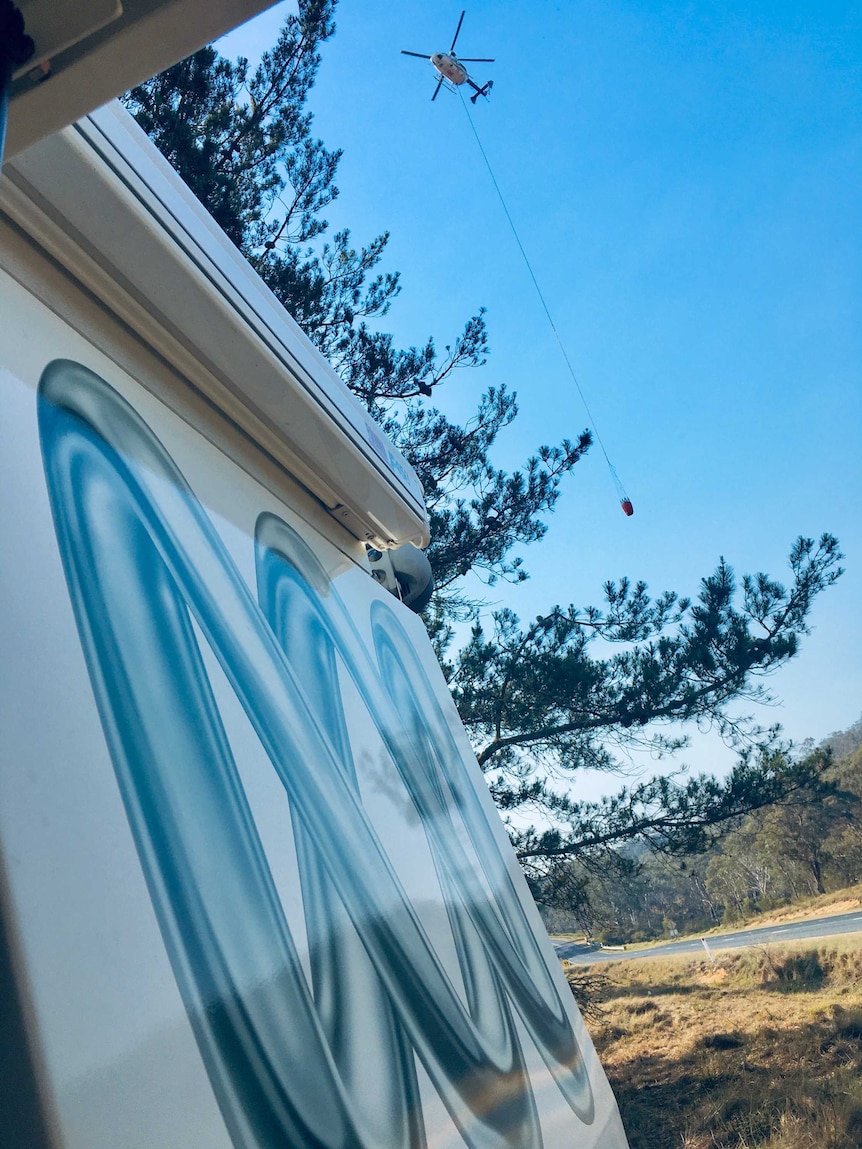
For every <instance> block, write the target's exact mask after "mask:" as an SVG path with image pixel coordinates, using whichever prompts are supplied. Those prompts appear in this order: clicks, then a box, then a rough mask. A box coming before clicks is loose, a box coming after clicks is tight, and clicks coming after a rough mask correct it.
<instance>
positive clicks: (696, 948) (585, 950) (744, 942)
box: [554, 910, 862, 965]
mask: <svg viewBox="0 0 862 1149" xmlns="http://www.w3.org/2000/svg"><path fill="white" fill-rule="evenodd" d="M857 932H862V911H860V910H854V911H853V912H852V913H849V914H836V915H834V916H832V917H827V918H816V919H814V920H812V921H805V922H788V923H787V924H786V925H779V926H762V927H758V928H757V929H753V930H737V931H736V932H735V933H728V934H712V935H711V936H710V937H708V938H707V942H708V944H709V948H710V949H711V950H713V951H717V950H735V949H745V948H746V947H749V946H762V945H766V944H767V943H772V942H795V941H803V940H804V939H806V938H828V937H832V936H833V934H850V933H857ZM554 949H555V950H556V951H557V957H559V958H566V959H568V961H570V962H571V963H572V964H574V965H595V963H596V962H603V961H621V960H628V959H629V958H648V957H670V956H672V955H673V954H694V953H703V952H704V950H703V945H702V943H701V942H700V941H699V940H698V939H697V938H694V939H687V940H686V941H681V942H666V943H665V944H664V945H659V946H650V947H649V948H648V949H634V948H629V949H626V950H625V951H623V950H617V949H614V950H600V949H590V948H589V947H588V946H584V945H579V944H578V943H577V942H554Z"/></svg>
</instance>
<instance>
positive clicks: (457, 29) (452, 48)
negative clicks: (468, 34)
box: [449, 8, 467, 56]
mask: <svg viewBox="0 0 862 1149" xmlns="http://www.w3.org/2000/svg"><path fill="white" fill-rule="evenodd" d="M466 15H467V10H466V8H465V9H464V11H463V12H462V13H461V19H460V20H459V21H458V27H457V28H456V29H455V35H454V36H453V37H452V47H451V48H450V49H449V55H450V56H451V55H452V53H453V52H454V51H455V41H456V40H457V39H458V33H459V32H460V31H461V25H462V24H463V23H464V17H465V16H466Z"/></svg>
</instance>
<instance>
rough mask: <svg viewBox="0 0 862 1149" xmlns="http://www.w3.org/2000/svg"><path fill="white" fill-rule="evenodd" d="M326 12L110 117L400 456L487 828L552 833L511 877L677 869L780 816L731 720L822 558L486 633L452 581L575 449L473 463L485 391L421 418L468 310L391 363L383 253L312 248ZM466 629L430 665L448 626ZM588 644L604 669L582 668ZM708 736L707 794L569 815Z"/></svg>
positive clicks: (390, 278)
mask: <svg viewBox="0 0 862 1149" xmlns="http://www.w3.org/2000/svg"><path fill="white" fill-rule="evenodd" d="M335 6H336V3H335V0H300V3H299V6H298V12H297V13H296V14H295V15H293V14H291V15H288V17H287V18H286V20H285V23H284V26H283V28H282V31H281V33H280V35H279V37H278V39H277V41H276V43H275V45H274V46H273V48H272V49H271V50H270V51H268V52H265V53H264V55H263V57H262V59H261V61H260V63H259V64H258V65H257V66H255V67H252V66H251V65H250V64H249V63H248V61H247V60H244V59H240V60H237V61H235V62H231V61H229V60H226V59H224V58H223V57H221V56H220V55H219V54H218V53H217V51H216V50H215V49H214V48H211V47H209V48H204V49H202V50H201V51H200V52H197V53H196V54H195V55H194V56H191V57H190V58H189V59H188V60H185V61H183V62H181V63H179V64H177V65H176V66H175V67H173V68H170V69H168V71H166V72H164V73H162V74H161V75H160V76H156V77H155V78H154V79H152V80H150V81H148V82H147V83H145V84H143V85H141V86H139V87H137V88H135V89H134V90H133V91H132V92H131V93H129V94H128V96H127V98H126V103H127V106H128V107H129V108H130V110H131V111H132V113H133V114H134V115H135V117H136V118H137V120H138V122H139V123H140V124H141V125H142V126H143V128H144V129H145V130H146V131H147V132H148V133H149V135H150V136H151V137H152V138H153V140H154V141H155V142H156V144H157V145H158V147H159V148H160V149H161V151H162V152H163V154H164V155H165V156H166V157H167V158H168V160H169V161H170V162H171V163H172V164H173V165H174V167H175V168H176V169H177V171H178V172H179V173H180V174H181V175H182V176H183V178H184V179H185V180H186V182H187V183H188V184H189V186H190V187H191V188H192V190H193V191H194V192H195V193H196V194H197V196H198V197H199V199H200V200H201V202H202V203H203V204H204V205H205V206H206V207H207V208H208V209H209V211H210V212H211V213H212V215H213V216H214V218H215V220H216V221H217V222H218V223H219V224H220V225H221V226H222V228H224V230H225V232H226V233H227V234H228V236H229V237H230V238H231V239H232V240H233V242H234V243H235V244H236V245H237V247H238V248H239V249H240V251H241V252H242V253H243V254H244V255H245V256H246V258H247V259H248V260H249V261H250V262H251V264H252V265H253V266H254V267H255V268H256V269H257V271H258V273H259V274H260V275H261V277H262V278H263V280H264V281H265V282H266V283H267V284H268V285H269V287H270V288H271V289H272V291H273V292H274V293H275V295H276V296H277V297H278V299H280V300H281V301H282V303H284V305H285V306H286V307H287V309H288V310H289V311H290V312H291V313H292V314H293V316H294V317H295V318H296V319H297V321H298V322H299V323H300V325H301V326H302V327H303V329H304V330H305V332H306V333H307V334H308V336H309V337H310V338H311V339H312V340H313V341H314V342H315V344H316V345H317V346H318V347H319V348H320V349H321V351H322V352H323V353H324V354H325V355H327V356H328V357H329V359H330V361H331V362H332V364H333V365H334V367H335V368H336V370H337V371H338V372H339V373H340V375H341V377H342V378H343V379H344V381H345V382H346V384H347V385H348V386H349V387H350V388H351V390H352V391H353V392H354V394H355V395H356V396H357V397H358V398H359V400H360V401H361V402H362V403H363V404H364V405H365V406H366V408H367V409H368V410H369V411H370V412H371V414H372V415H373V416H374V418H375V419H377V420H378V421H379V422H380V424H381V425H382V426H383V427H384V428H385V430H386V431H387V432H388V434H389V435H390V436H391V437H392V439H393V440H394V441H395V442H396V443H397V444H398V445H399V446H400V447H401V449H402V450H403V451H404V453H405V455H406V456H407V458H408V459H409V460H410V462H411V463H412V464H413V466H414V467H415V468H416V471H417V473H418V475H419V478H420V479H421V481H422V484H423V486H424V489H425V492H426V498H427V505H428V510H429V517H430V525H431V531H432V544H431V548H430V552H429V556H430V558H431V562H432V566H433V567H434V571H435V577H436V581H437V588H438V589H437V593H436V596H435V599H434V601H433V602H432V605H431V607H430V608H429V610H428V611H427V612H426V616H425V617H426V622H427V625H428V628H429V632H430V633H431V636H432V638H433V640H434V641H435V643H436V645H437V649H438V652H439V653H440V655H441V659H442V661H443V666H444V670H445V672H446V673H447V676H448V679H449V683H450V686H451V688H452V692H453V696H454V698H455V701H456V704H457V705H458V708H459V710H460V712H461V715H462V717H463V719H464V721H465V723H466V725H467V728H468V730H469V732H470V734H471V736H472V738H473V740H474V744H475V746H476V749H477V755H478V758H479V762H480V764H481V765H482V767H483V769H485V770H486V771H487V773H488V780H489V783H490V786H491V790H492V793H493V794H494V797H495V798H496V800H497V802H498V804H499V805H500V807H501V808H502V809H503V810H504V811H511V810H513V809H514V808H515V807H517V806H529V805H530V804H532V805H533V806H537V807H541V808H542V816H543V818H544V819H545V820H547V818H548V817H550V818H551V819H552V821H553V828H552V829H550V830H548V829H544V830H528V831H519V832H515V831H514V830H513V836H514V838H515V841H516V845H517V847H518V848H519V851H520V853H521V856H522V858H523V859H525V861H526V860H529V859H537V858H540V857H542V858H547V859H555V858H560V857H566V856H574V855H579V856H581V857H586V856H587V854H588V853H590V852H591V851H592V852H595V851H601V850H602V849H607V848H608V847H609V846H610V845H612V844H613V843H617V842H621V841H626V840H629V839H632V838H638V837H640V838H642V839H644V840H648V841H650V842H651V843H652V844H653V845H660V846H661V848H662V849H665V850H669V851H685V850H692V849H699V848H700V847H701V845H702V843H703V841H704V840H705V836H706V835H707V834H708V833H709V832H711V831H712V830H713V829H714V828H715V827H717V826H720V825H722V824H724V823H726V822H727V821H728V820H732V819H734V818H738V817H739V816H740V814H742V813H744V812H745V811H747V810H750V809H757V808H760V807H761V806H763V805H765V804H767V803H769V802H772V801H775V800H780V799H781V798H782V797H783V796H785V795H786V794H788V793H792V792H795V790H796V789H797V788H798V786H799V784H800V783H799V779H798V777H797V768H796V767H795V766H791V765H789V764H788V763H787V761H786V760H785V759H784V758H783V757H782V756H781V755H776V754H775V753H771V752H765V751H764V752H763V753H761V754H757V753H752V752H751V751H750V746H751V745H752V744H753V743H755V742H756V741H757V740H758V738H760V737H761V736H762V734H763V732H761V731H758V730H757V729H756V728H755V727H754V726H753V725H752V724H751V723H744V722H741V721H739V720H736V719H734V718H733V717H732V716H731V709H730V708H731V705H732V704H733V703H735V702H736V701H738V700H739V699H755V700H762V699H763V698H764V697H765V693H764V691H763V688H762V686H761V685H760V682H761V680H762V679H763V677H764V676H766V675H768V674H770V673H771V672H773V671H774V670H775V669H777V668H778V667H779V666H781V665H783V664H784V663H785V662H787V661H788V660H789V659H790V658H792V657H793V656H794V655H795V654H796V651H797V647H798V639H799V636H800V635H802V634H804V633H805V632H806V629H807V625H808V618H809V613H810V610H811V606H812V603H813V601H814V599H815V598H816V596H817V595H818V594H819V593H820V592H821V591H822V590H823V589H825V588H826V587H828V586H829V585H830V584H831V583H832V582H833V581H834V580H835V579H836V578H837V577H838V575H839V574H840V569H839V567H838V561H839V559H840V555H839V551H838V545H837V543H836V541H835V539H833V538H832V537H831V536H829V535H824V536H823V537H822V538H821V539H820V542H819V544H815V543H814V542H813V541H812V540H810V539H800V540H799V541H798V542H797V543H796V545H795V546H794V548H793V551H792V553H791V558H790V565H791V579H792V581H791V583H790V585H789V587H788V588H786V589H785V588H784V587H783V586H781V585H780V584H778V583H776V582H775V581H773V580H772V579H770V578H769V577H768V576H766V575H763V574H759V575H755V576H751V577H748V576H746V578H745V579H744V580H743V583H742V590H741V594H738V593H737V590H736V586H735V582H734V577H733V572H732V570H731V568H730V567H729V566H728V565H727V564H726V563H724V561H722V562H721V564H720V565H719V567H718V569H717V571H716V572H715V574H713V575H711V576H709V577H708V578H706V579H704V581H703V583H702V585H701V589H700V592H699V595H698V597H697V599H696V601H695V602H693V603H692V602H690V601H689V600H688V599H684V598H680V597H679V596H678V595H677V594H675V593H673V592H667V593H665V594H662V595H660V596H659V597H658V598H656V599H651V598H650V597H649V595H648V594H647V587H646V585H645V584H644V583H632V582H630V581H629V580H628V579H627V578H624V579H622V580H621V581H620V582H618V583H608V584H607V585H606V587H605V590H604V601H603V603H602V605H601V607H587V608H584V609H579V608H576V607H573V606H570V607H560V606H556V607H553V608H552V609H551V610H549V611H548V612H547V613H545V614H544V615H543V616H542V617H540V618H538V619H536V620H535V621H534V622H532V623H530V624H528V625H526V626H524V625H522V624H521V623H520V622H519V620H518V618H517V617H516V616H515V615H514V614H513V613H512V612H510V611H501V612H498V613H497V614H495V615H494V616H493V620H492V623H491V624H490V626H488V627H487V628H486V626H485V625H483V624H481V623H480V622H479V621H478V617H479V605H480V604H478V603H477V602H476V601H474V600H473V599H472V598H471V597H470V595H469V594H467V592H466V591H465V589H464V576H466V575H467V574H469V573H472V574H474V575H477V576H478V577H479V578H480V579H481V580H484V582H486V583H487V584H493V583H495V582H496V581H497V580H500V579H502V580H507V581H511V582H519V581H521V580H523V579H524V578H526V571H525V569H524V566H523V562H522V558H521V556H520V555H519V554H518V553H516V552H517V549H518V548H519V547H520V546H521V545H522V544H526V543H530V542H535V541H537V540H539V539H541V538H542V536H543V535H544V533H545V531H546V525H545V521H544V518H545V516H546V515H547V513H548V512H550V511H551V510H552V509H553V507H554V505H555V503H556V500H557V498H558V497H559V494H560V484H561V482H562V480H563V478H564V477H565V475H566V474H568V472H569V471H571V469H572V468H573V467H574V466H575V464H576V463H577V462H578V461H579V460H580V459H581V458H582V457H583V455H584V453H585V452H586V451H587V449H588V447H589V445H590V435H589V432H587V431H584V432H582V433H581V434H580V435H578V436H577V437H576V438H574V439H573V440H569V439H563V440H562V441H561V442H560V443H559V444H558V445H556V446H541V447H539V448H538V449H537V450H536V452H535V454H534V456H533V457H531V458H530V459H528V460H527V461H526V462H525V463H524V465H523V466H522V467H520V468H519V469H518V470H516V471H514V472H512V473H510V472H507V471H505V470H503V469H500V468H498V467H496V466H495V465H494V464H493V462H492V460H491V455H492V451H493V448H494V446H495V443H496V441H497V438H498V436H499V435H500V433H501V432H502V431H503V430H504V428H506V427H507V426H509V425H510V424H511V423H512V421H513V420H514V419H515V418H516V416H517V410H518V409H517V402H516V397H515V395H514V394H512V393H510V392H509V391H508V390H507V389H506V388H505V387H504V386H492V387H488V388H487V390H486V391H485V393H484V395H483V396H482V398H481V400H480V402H479V405H478V408H477V410H476V413H475V415H474V416H473V417H472V418H471V419H469V420H467V421H466V422H465V423H463V424H459V423H455V422H453V421H451V420H450V419H449V418H448V417H447V416H446V415H445V414H444V413H443V412H442V411H441V410H440V409H439V408H438V407H437V406H435V405H433V403H432V402H431V400H436V398H437V396H438V395H439V393H440V390H441V388H443V386H444V385H446V386H449V385H451V384H452V382H453V380H454V379H455V378H456V377H457V375H458V372H459V369H460V368H462V367H468V366H470V367H477V366H480V365H482V364H483V363H484V362H485V359H486V355H487V352H488V343H487V328H486V323H485V315H484V311H483V310H482V309H481V308H480V309H478V310H477V312H476V314H475V315H473V316H472V317H471V318H470V319H468V320H467V322H466V323H465V324H464V326H463V329H462V330H461V332H460V333H459V334H458V335H457V336H455V337H454V338H451V339H450V341H449V342H448V343H447V344H446V345H445V346H444V350H443V351H442V352H440V351H438V348H437V344H436V342H435V340H434V339H433V338H428V339H427V340H426V342H425V343H424V344H422V345H421V346H416V347H409V348H399V347H398V346H397V345H396V343H395V340H394V339H393V337H392V336H391V335H389V334H386V333H385V332H382V331H380V330H379V324H380V321H381V320H382V319H383V318H384V317H385V316H386V314H387V313H388V311H389V308H390V306H391V304H392V303H393V301H394V300H395V298H396V297H397V295H398V293H399V292H400V289H401V284H400V277H399V275H398V273H397V272H382V271H380V270H379V266H380V262H381V260H382V258H383V255H384V252H385V248H386V243H387V240H388V234H386V233H384V234H383V235H380V236H377V237H375V238H373V239H372V240H370V241H369V242H367V243H366V244H355V243H354V242H353V241H352V239H351V235H350V233H349V231H347V230H343V231H341V232H339V233H337V234H336V235H334V236H331V237H328V224H327V222H326V220H325V218H323V215H322V213H323V212H324V211H325V210H326V208H327V207H328V206H329V205H330V204H331V203H332V202H333V200H334V199H335V198H336V197H337V195H338V188H337V185H336V183H335V177H336V173H337V168H338V162H339V159H340V156H341V153H340V151H331V150H329V149H327V148H326V147H325V146H324V144H323V143H322V142H321V141H320V140H317V139H315V138H314V136H313V135H312V131H311V128H312V118H311V115H310V113H309V112H308V111H307V108H306V99H307V96H308V93H309V91H310V90H311V87H312V85H313V84H314V81H315V78H316V75H317V71H318V68H319V65H320V53H319V48H320V45H321V44H322V43H323V42H324V41H325V40H326V39H327V38H328V37H330V36H331V35H332V34H333V33H334V29H335V25H334V22H333V17H334V12H335ZM470 618H472V619H473V620H474V622H475V625H474V627H473V631H472V634H471V637H470V639H469V641H468V643H467V645H466V646H465V647H464V648H463V649H462V650H459V651H455V652H454V653H452V648H453V645H454V636H455V634H456V630H457V624H458V623H459V622H463V621H464V620H465V619H470ZM605 645H610V646H611V647H615V648H616V650H615V653H611V654H610V655H605V654H604V653H599V651H600V649H601V648H602V647H603V646H605ZM688 721H693V722H698V723H710V724H712V725H714V726H715V727H716V728H717V729H718V730H719V731H720V732H721V733H722V734H723V735H724V736H725V737H726V738H727V739H728V741H729V742H731V743H739V744H740V745H742V744H743V743H744V742H745V741H746V739H748V744H749V751H748V752H747V753H746V756H745V757H743V758H742V759H741V760H740V762H739V763H738V765H737V766H736V768H735V769H734V770H733V771H732V772H731V774H730V776H729V777H728V778H727V779H726V780H725V781H722V782H718V781H716V780H715V779H710V778H697V779H687V780H684V781H680V780H679V779H676V780H674V779H667V778H660V779H656V780H654V781H652V782H648V783H644V784H643V785H640V786H635V787H631V788H627V789H626V790H624V791H622V792H621V794H620V795H618V796H617V797H616V798H614V799H608V800H607V801H606V802H604V803H600V804H593V805H589V804H583V803H577V802H575V801H573V800H572V798H571V796H570V779H571V776H572V774H573V773H574V772H576V771H577V770H578V769H580V768H581V767H584V766H591V767H598V768H600V769H611V768H613V767H614V765H615V761H614V756H613V750H614V748H615V747H618V746H628V745H632V744H634V745H641V746H648V747H649V748H650V749H651V750H652V751H653V752H654V753H657V754H664V753H672V752H673V751H674V750H675V749H679V748H680V747H681V745H682V744H683V739H682V738H681V737H680V736H679V734H678V730H679V723H681V722H688ZM668 731H670V733H668Z"/></svg>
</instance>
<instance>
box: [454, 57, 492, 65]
mask: <svg viewBox="0 0 862 1149" xmlns="http://www.w3.org/2000/svg"><path fill="white" fill-rule="evenodd" d="M458 60H459V62H460V63H462V64H493V63H495V60H494V57H493V56H490V57H488V56H458Z"/></svg>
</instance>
